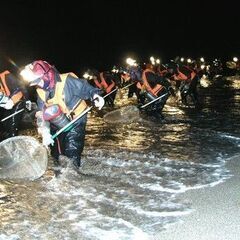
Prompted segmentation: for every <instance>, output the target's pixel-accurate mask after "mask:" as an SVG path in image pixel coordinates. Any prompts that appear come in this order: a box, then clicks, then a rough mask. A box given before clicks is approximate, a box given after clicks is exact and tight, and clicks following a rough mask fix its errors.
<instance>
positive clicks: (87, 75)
mask: <svg viewBox="0 0 240 240" xmlns="http://www.w3.org/2000/svg"><path fill="white" fill-rule="evenodd" d="M83 77H84V78H85V79H89V80H91V79H93V76H91V75H89V74H88V73H87V72H86V73H84V74H83Z"/></svg>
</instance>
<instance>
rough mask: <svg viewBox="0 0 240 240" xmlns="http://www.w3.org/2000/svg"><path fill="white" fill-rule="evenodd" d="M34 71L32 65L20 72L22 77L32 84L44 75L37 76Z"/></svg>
mask: <svg viewBox="0 0 240 240" xmlns="http://www.w3.org/2000/svg"><path fill="white" fill-rule="evenodd" d="M32 69H33V65H32V64H28V65H26V66H25V67H24V69H23V70H22V71H21V72H20V75H21V77H22V78H23V79H24V80H25V81H27V82H32V81H34V80H36V79H38V78H41V77H42V75H36V74H34V73H33V71H32Z"/></svg>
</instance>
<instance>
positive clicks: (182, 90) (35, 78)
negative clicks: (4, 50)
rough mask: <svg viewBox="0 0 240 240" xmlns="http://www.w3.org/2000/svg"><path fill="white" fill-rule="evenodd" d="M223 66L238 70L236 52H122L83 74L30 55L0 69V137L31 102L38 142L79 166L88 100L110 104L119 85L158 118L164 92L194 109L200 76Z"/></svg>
mask: <svg viewBox="0 0 240 240" xmlns="http://www.w3.org/2000/svg"><path fill="white" fill-rule="evenodd" d="M226 69H227V70H229V72H231V73H232V74H238V73H239V70H240V61H239V60H238V59H237V58H236V57H235V58H233V59H232V60H230V61H227V62H225V63H223V62H222V61H221V60H220V59H218V58H216V59H214V60H213V61H211V62H207V61H206V60H205V59H204V58H196V59H190V58H188V59H184V58H180V57H176V58H175V59H174V60H170V61H168V62H167V63H162V62H161V61H160V60H159V59H157V58H154V57H151V58H150V59H149V60H147V61H146V62H145V63H139V62H137V61H136V60H134V59H132V58H127V59H126V63H125V64H123V65H121V66H120V65H115V66H113V67H112V69H108V70H104V71H100V70H98V69H96V68H88V69H87V70H86V72H84V74H83V76H77V75H76V74H75V73H72V72H69V73H60V72H59V71H58V70H57V68H56V67H55V66H54V65H52V64H50V63H48V62H47V61H44V60H36V61H33V62H32V63H30V64H27V65H26V66H25V67H24V69H21V71H20V70H19V71H16V72H10V71H8V70H5V71H3V72H2V73H1V74H0V127H1V128H0V141H2V140H4V139H7V138H10V137H14V136H17V135H18V131H19V127H20V125H21V121H22V117H23V114H24V111H25V110H26V109H27V110H28V111H31V105H32V104H31V103H32V102H35V103H36V105H37V111H36V114H35V117H36V126H37V129H38V133H39V134H40V135H41V136H42V142H43V144H44V145H45V146H46V147H48V146H50V147H51V153H52V155H53V156H54V157H55V158H56V159H58V157H59V155H60V154H64V155H66V156H67V157H69V158H71V159H73V163H74V165H75V166H76V167H80V165H81V152H82V151H83V147H84V137H85V127H86V122H87V114H86V113H87V112H88V111H86V109H87V110H88V108H89V106H95V107H97V108H98V109H102V108H103V107H104V106H107V107H109V108H114V106H115V99H116V94H117V92H118V90H119V89H123V88H124V89H127V91H128V93H127V97H128V98H135V99H136V105H137V107H138V108H139V110H140V111H143V112H144V113H146V114H147V115H149V116H152V117H154V118H156V119H160V120H161V119H163V117H164V116H163V115H162V110H163V108H164V106H165V104H166V102H167V100H168V98H169V97H170V96H173V97H175V98H177V99H178V102H179V104H181V105H182V106H185V107H193V108H196V109H198V108H199V107H200V106H201V101H200V99H199V91H198V88H199V85H200V84H201V79H202V78H203V77H204V78H208V79H209V80H210V81H211V80H214V79H216V78H217V77H219V76H223V75H225V74H226ZM89 104H90V105H89ZM90 108H91V107H90ZM66 126H67V127H66ZM59 131H60V132H59ZM56 133H57V135H56ZM60 133H61V134H60ZM53 136H54V137H53Z"/></svg>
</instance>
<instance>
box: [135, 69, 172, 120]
mask: <svg viewBox="0 0 240 240" xmlns="http://www.w3.org/2000/svg"><path fill="white" fill-rule="evenodd" d="M130 76H131V79H132V80H133V81H134V80H136V81H137V84H138V88H141V92H140V94H143V95H144V100H147V101H148V103H150V102H151V101H154V100H156V99H157V98H158V97H161V96H162V97H161V98H159V100H156V101H154V102H153V103H151V104H149V105H148V106H147V107H146V108H145V110H146V111H147V112H148V114H150V115H152V116H153V117H155V118H157V119H159V118H160V119H162V118H163V116H162V109H163V107H164V105H165V103H166V101H167V99H168V97H169V96H170V95H171V94H172V95H173V96H175V93H174V90H173V88H172V86H171V83H170V82H169V81H168V79H167V78H165V77H161V76H159V75H157V74H156V73H155V71H154V70H153V69H151V68H146V69H145V70H142V69H140V68H139V67H136V66H135V67H131V68H130ZM140 85H141V87H140ZM140 108H141V105H140Z"/></svg>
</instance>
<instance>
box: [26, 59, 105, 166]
mask: <svg viewBox="0 0 240 240" xmlns="http://www.w3.org/2000/svg"><path fill="white" fill-rule="evenodd" d="M21 75H22V76H23V78H25V79H26V80H28V81H29V82H30V86H35V87H36V92H37V97H38V99H37V105H38V108H39V111H38V112H37V113H36V118H37V127H38V133H39V134H40V135H41V136H42V142H43V145H45V146H49V145H50V149H51V155H52V156H53V157H54V158H55V159H57V160H58V159H59V156H60V154H62V155H65V156H67V157H68V158H69V159H71V163H72V164H73V166H74V167H76V168H79V167H80V166H81V154H82V151H83V148H84V141H85V128H86V123H87V114H83V116H81V113H83V111H84V110H86V109H87V101H88V100H89V101H91V102H93V104H94V106H95V107H97V108H98V109H99V110H100V109H101V108H102V107H103V106H104V103H105V101H104V99H103V98H102V97H101V96H100V95H99V94H100V90H99V89H97V88H95V87H93V86H91V85H90V84H89V83H88V82H87V80H85V79H81V78H78V77H77V75H75V74H74V73H72V72H69V73H64V74H60V73H59V71H58V70H57V69H56V68H55V66H53V65H51V64H49V63H48V62H47V61H43V60H36V61H34V62H32V63H30V64H28V65H26V66H25V68H24V69H23V70H22V71H21ZM80 116H81V117H80ZM77 118H78V119H77ZM74 119H76V120H75V122H74V124H73V125H72V126H71V127H70V129H67V130H65V131H63V132H62V133H61V134H59V135H58V136H57V137H56V138H55V139H53V138H52V134H54V133H55V132H56V131H58V130H59V129H62V128H63V127H64V126H66V124H68V123H69V122H70V121H71V120H74Z"/></svg>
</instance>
